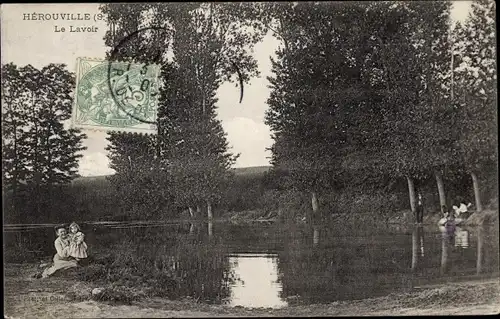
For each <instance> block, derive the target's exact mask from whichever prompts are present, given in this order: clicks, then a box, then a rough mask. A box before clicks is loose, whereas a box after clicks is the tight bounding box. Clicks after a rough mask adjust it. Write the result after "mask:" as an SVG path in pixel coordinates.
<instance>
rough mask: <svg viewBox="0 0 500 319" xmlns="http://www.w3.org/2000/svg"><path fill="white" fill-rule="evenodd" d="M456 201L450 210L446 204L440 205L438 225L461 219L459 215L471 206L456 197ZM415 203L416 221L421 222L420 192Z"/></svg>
mask: <svg viewBox="0 0 500 319" xmlns="http://www.w3.org/2000/svg"><path fill="white" fill-rule="evenodd" d="M457 202H458V203H459V204H458V206H457V205H453V206H452V209H451V210H449V209H448V207H447V206H446V205H443V206H441V211H442V213H443V218H441V219H440V221H439V222H438V224H439V225H443V226H444V225H451V224H456V223H459V222H460V221H461V219H460V215H462V216H464V214H465V213H467V212H468V211H469V208H470V207H471V206H472V204H471V203H469V204H467V205H466V204H465V203H464V201H463V200H462V199H461V198H458V199H457ZM416 204H417V205H416V216H415V217H416V222H417V223H418V224H422V223H423V222H424V200H423V197H422V194H421V193H420V192H419V193H418V195H417V203H416Z"/></svg>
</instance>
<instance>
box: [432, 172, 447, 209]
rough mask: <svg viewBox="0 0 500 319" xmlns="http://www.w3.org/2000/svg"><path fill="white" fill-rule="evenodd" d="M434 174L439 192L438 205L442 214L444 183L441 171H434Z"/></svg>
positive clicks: (444, 204)
mask: <svg viewBox="0 0 500 319" xmlns="http://www.w3.org/2000/svg"><path fill="white" fill-rule="evenodd" d="M435 175H436V183H437V187H438V193H439V206H440V209H441V213H442V214H444V213H445V212H444V211H443V206H446V195H445V193H444V183H443V176H441V173H439V172H437V171H436V172H435Z"/></svg>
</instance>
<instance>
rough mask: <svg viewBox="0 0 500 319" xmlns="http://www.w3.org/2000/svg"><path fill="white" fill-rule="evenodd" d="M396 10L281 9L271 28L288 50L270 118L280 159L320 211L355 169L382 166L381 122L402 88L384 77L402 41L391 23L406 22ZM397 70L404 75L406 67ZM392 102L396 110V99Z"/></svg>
mask: <svg viewBox="0 0 500 319" xmlns="http://www.w3.org/2000/svg"><path fill="white" fill-rule="evenodd" d="M389 5H390V4H387V3H383V4H378V3H358V2H354V3H331V4H330V3H329V4H323V3H321V4H320V3H315V4H312V3H304V4H301V3H299V4H297V5H293V4H290V5H288V6H285V5H276V7H275V9H276V11H275V17H274V20H275V21H276V22H275V23H274V24H273V23H271V29H272V30H273V31H274V33H275V34H276V35H278V36H279V37H280V38H282V41H283V44H284V47H283V48H280V50H279V51H278V52H277V56H278V60H277V61H273V73H274V77H273V78H271V79H270V82H271V84H272V89H273V91H272V92H271V96H270V99H269V101H268V103H269V105H270V110H269V112H268V113H267V117H266V121H267V124H268V125H270V126H271V129H272V131H273V132H274V140H275V144H274V145H273V147H272V151H273V162H274V164H275V165H277V166H281V167H284V168H286V169H288V170H290V171H292V173H293V174H292V180H293V181H294V182H295V184H296V185H299V186H300V187H302V188H303V189H304V190H307V191H308V192H310V193H311V200H312V206H313V211H316V210H317V206H318V203H317V202H318V201H317V194H316V193H317V192H318V191H319V190H321V189H323V191H322V192H324V191H325V190H326V189H330V190H331V189H332V188H335V187H338V184H339V182H340V181H341V180H343V179H345V176H347V175H348V173H349V171H350V170H352V169H353V167H352V166H353V165H355V166H359V168H361V169H371V170H375V171H377V167H379V166H381V165H379V164H377V165H374V164H375V163H379V162H381V160H380V156H381V155H380V154H379V153H380V152H382V148H383V147H386V145H385V143H386V142H385V141H384V138H385V137H386V136H385V135H384V134H383V131H382V129H381V128H380V127H379V126H380V125H379V124H380V123H381V122H382V120H383V119H384V117H383V116H386V115H387V114H388V111H386V110H385V106H386V104H387V102H388V97H392V95H394V94H395V93H399V92H398V91H397V90H398V89H401V87H390V89H388V88H387V86H388V85H391V84H392V83H389V82H388V81H387V79H385V78H384V76H389V74H388V73H387V72H388V71H392V72H393V73H396V70H387V67H388V66H389V65H391V63H393V62H394V59H393V60H388V59H387V54H388V53H391V50H394V49H400V48H399V45H400V44H401V43H400V42H394V41H395V40H391V39H389V38H391V37H392V38H394V37H397V36H398V32H400V31H401V30H399V29H398V28H395V27H394V25H391V23H392V24H397V23H399V21H396V20H395V19H396V18H398V17H397V16H395V10H391V9H390V7H389ZM396 13H397V12H396ZM352 21H358V22H357V23H356V25H353V24H352ZM381 41H386V42H387V41H389V42H390V41H393V42H394V43H395V44H392V43H390V45H389V44H388V43H382V42H381ZM404 49H405V47H403V48H401V51H398V53H396V54H401V52H404ZM382 62H383V63H382ZM397 65H398V67H399V69H398V70H397V71H399V73H401V72H403V71H404V70H405V69H406V68H407V65H404V68H403V70H401V69H402V68H401V67H400V66H399V64H397ZM384 67H386V68H385V69H384ZM384 72H385V74H384ZM396 74H398V73H396ZM405 75H406V74H405ZM405 75H402V76H401V78H404V77H405ZM394 81H395V80H394ZM391 103H392V104H390V105H391V106H393V105H396V101H395V99H393V100H392V101H391ZM386 135H387V136H388V135H389V134H386ZM385 151H387V152H389V149H386V150H385ZM355 157H358V158H363V159H364V162H365V163H360V161H359V160H356V159H355ZM354 169H357V168H354ZM377 173H378V174H380V173H382V170H381V171H380V172H377ZM343 176H344V177H343Z"/></svg>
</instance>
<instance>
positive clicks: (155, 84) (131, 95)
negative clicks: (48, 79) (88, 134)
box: [71, 57, 161, 134]
mask: <svg viewBox="0 0 500 319" xmlns="http://www.w3.org/2000/svg"><path fill="white" fill-rule="evenodd" d="M85 62H89V63H90V64H92V65H90V66H88V67H89V68H85V69H84V70H83V69H82V63H85ZM113 63H117V64H125V65H126V64H128V65H129V67H128V68H127V70H125V71H124V73H120V74H118V75H115V76H117V78H115V79H114V80H113V81H116V82H113V83H116V85H117V86H118V83H120V82H121V84H120V86H121V87H122V88H121V89H120V90H123V89H124V88H125V86H127V87H128V89H130V92H128V91H127V92H126V93H122V94H120V95H122V96H126V98H124V102H123V105H126V106H127V107H128V109H129V110H133V111H132V113H128V112H127V111H126V110H125V109H124V108H123V107H124V106H122V105H120V104H121V103H120V102H119V101H118V100H117V99H116V95H115V92H114V91H113V89H116V86H115V87H113V88H112V87H111V84H110V83H111V82H110V79H111V78H110V73H109V70H110V67H111V65H112V64H113ZM130 65H133V68H132V69H131V68H130ZM143 66H147V67H148V69H146V70H147V71H146V72H145V73H142V70H141V71H139V73H137V70H140V69H141V67H143ZM149 67H152V68H151V69H149ZM105 70H107V71H105ZM134 70H135V72H134ZM75 71H76V88H75V91H74V102H73V112H72V117H71V126H72V127H73V128H78V129H81V130H88V131H110V132H128V133H137V134H157V127H156V121H157V116H158V114H157V108H158V100H159V99H158V95H159V87H160V85H159V75H160V72H161V67H160V65H159V64H157V63H146V62H134V61H127V60H125V59H120V60H112V61H110V60H107V59H104V58H92V57H79V58H77V63H76V70H75ZM91 72H95V73H96V74H95V75H94V76H96V77H99V72H100V73H101V75H100V76H101V77H102V79H100V80H99V81H91V80H90V79H89V78H86V75H87V74H89V73H91ZM130 72H132V73H130ZM82 73H83V74H82ZM123 74H127V75H126V82H124V81H123V77H122V75H123ZM129 75H130V76H131V78H132V81H131V82H129ZM141 79H142V81H141ZM82 81H86V82H87V83H86V84H85V86H84V87H83V88H82V89H83V90H85V93H84V94H85V95H86V96H87V97H86V100H84V103H86V105H87V107H88V109H87V111H84V113H83V114H85V115H84V116H85V117H84V121H86V123H84V122H80V120H81V118H79V116H80V115H81V114H82V113H81V109H80V107H81V105H80V103H81V95H80V92H79V89H80V85H81V84H82ZM146 81H147V85H145V87H144V88H143V86H142V84H144V83H145V82H146ZM138 82H140V83H141V86H138ZM124 83H125V84H124ZM106 85H108V86H107V88H106ZM132 87H135V91H134V89H133V88H132ZM94 89H95V90H94ZM139 89H140V90H139ZM151 90H154V92H155V94H151V92H152V91H151ZM96 92H97V93H96ZM122 92H123V91H122ZM97 97H98V98H99V99H97ZM88 99H91V101H89V100H88ZM103 101H104V102H103ZM125 101H126V102H125ZM94 103H96V104H94ZM102 103H103V104H102ZM144 103H146V104H144ZM136 107H139V108H140V109H139V110H140V111H139V112H142V111H144V112H145V113H144V116H147V117H145V118H144V121H142V120H140V118H137V117H136V116H137V115H135V114H136V113H135V112H136V110H137V109H135V108H136ZM144 107H146V108H145V109H143V108H144ZM151 107H152V108H153V109H151ZM104 110H106V111H107V113H106V111H104ZM94 113H95V114H94ZM131 114H134V115H131ZM146 114H148V115H146ZM92 116H94V117H95V116H98V117H97V118H96V119H98V120H94V119H93V118H92ZM103 116H105V120H104V121H105V122H106V121H108V122H109V121H111V122H114V123H115V124H108V123H105V122H103V123H102V126H101V125H100V124H99V122H101V121H103ZM110 116H111V117H110ZM116 116H118V117H116ZM146 119H150V120H149V121H146ZM89 121H90V122H89ZM141 122H142V123H141Z"/></svg>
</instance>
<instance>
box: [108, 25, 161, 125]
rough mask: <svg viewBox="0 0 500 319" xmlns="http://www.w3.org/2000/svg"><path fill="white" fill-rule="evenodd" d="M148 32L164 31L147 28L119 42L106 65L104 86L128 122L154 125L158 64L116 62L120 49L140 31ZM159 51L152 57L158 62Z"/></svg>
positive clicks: (156, 28)
mask: <svg viewBox="0 0 500 319" xmlns="http://www.w3.org/2000/svg"><path fill="white" fill-rule="evenodd" d="M148 30H161V31H166V29H164V28H160V27H147V28H143V29H139V30H137V31H135V32H132V33H131V34H129V35H128V36H126V37H124V38H123V39H121V40H120V41H119V42H118V44H117V45H116V46H115V47H114V48H113V50H112V51H111V54H110V57H109V62H108V65H107V87H108V91H109V92H110V96H111V99H112V100H113V101H114V102H115V105H116V107H117V109H118V110H119V113H121V114H122V115H124V116H127V117H128V118H129V119H130V121H131V122H132V121H134V122H136V123H137V122H142V123H147V124H152V125H156V124H157V121H156V116H157V103H158V102H157V101H158V94H159V87H158V77H159V65H157V64H148V63H133V62H123V61H117V60H118V59H117V55H118V54H119V53H120V49H121V48H123V47H124V45H125V44H127V42H129V41H130V40H131V39H133V38H134V37H137V36H138V35H139V34H140V33H141V32H145V31H148ZM160 57H161V52H160V51H158V53H157V54H156V56H154V57H153V59H152V60H153V61H154V62H159V60H160Z"/></svg>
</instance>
